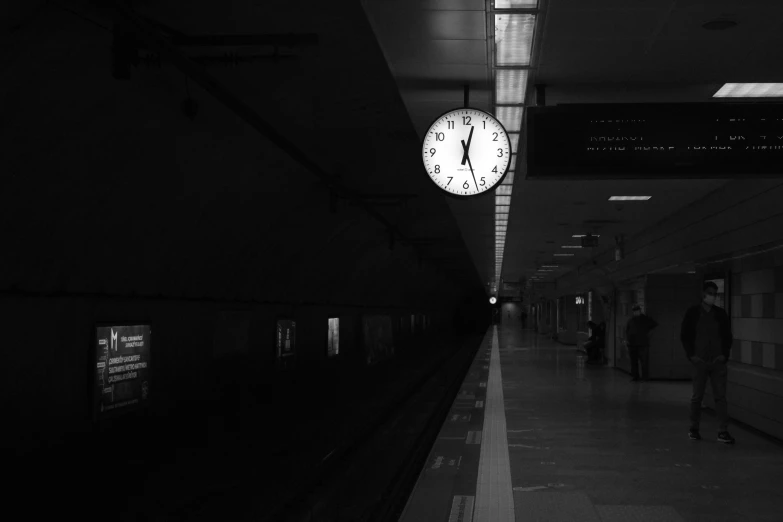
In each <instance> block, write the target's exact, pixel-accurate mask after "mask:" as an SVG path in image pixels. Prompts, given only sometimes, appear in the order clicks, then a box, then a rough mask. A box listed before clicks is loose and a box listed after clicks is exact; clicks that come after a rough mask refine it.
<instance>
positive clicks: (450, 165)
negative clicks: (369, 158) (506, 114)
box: [421, 108, 511, 197]
mask: <svg viewBox="0 0 783 522" xmlns="http://www.w3.org/2000/svg"><path fill="white" fill-rule="evenodd" d="M421 153H422V159H423V160H424V168H425V169H426V170H427V173H428V174H429V176H430V179H432V181H433V182H435V184H436V185H437V186H438V187H439V188H440V189H441V190H443V191H444V192H446V193H447V194H448V195H450V196H458V197H470V196H478V195H480V194H484V193H486V192H488V191H490V190H492V189H494V188H495V187H497V186H498V185H499V184H500V183H501V182H502V181H503V178H505V177H506V173H507V172H508V168H509V166H510V164H511V140H509V138H508V133H506V129H505V128H504V127H503V125H502V124H501V123H500V122H499V121H498V120H496V119H495V118H494V117H493V116H492V115H491V114H488V113H486V112H484V111H480V110H478V109H471V108H462V109H454V110H451V111H449V112H447V113H445V114H443V115H442V116H440V117H438V118H437V119H436V120H435V121H434V122H433V123H432V125H430V128H429V129H428V130H427V134H426V136H424V143H423V144H422V149H421Z"/></svg>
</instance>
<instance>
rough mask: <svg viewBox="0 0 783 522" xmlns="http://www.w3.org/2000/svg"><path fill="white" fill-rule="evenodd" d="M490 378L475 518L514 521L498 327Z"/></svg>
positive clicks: (484, 521) (481, 520) (490, 520)
mask: <svg viewBox="0 0 783 522" xmlns="http://www.w3.org/2000/svg"><path fill="white" fill-rule="evenodd" d="M488 381H489V384H487V396H486V405H485V408H484V428H483V432H482V437H481V438H482V444H481V456H480V458H479V469H478V479H477V481H476V508H475V511H474V513H473V519H474V520H475V521H476V522H514V492H513V491H512V489H511V464H510V462H509V457H508V440H507V439H506V411H505V408H504V405H503V380H502V376H501V373H500V353H499V352H498V337H497V327H495V328H494V332H493V336H492V355H491V357H490V363H489V379H488Z"/></svg>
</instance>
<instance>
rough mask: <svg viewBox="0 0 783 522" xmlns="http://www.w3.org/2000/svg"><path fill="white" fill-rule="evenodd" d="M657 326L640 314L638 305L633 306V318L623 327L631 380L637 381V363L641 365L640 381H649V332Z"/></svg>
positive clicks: (640, 310)
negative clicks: (629, 361)
mask: <svg viewBox="0 0 783 522" xmlns="http://www.w3.org/2000/svg"><path fill="white" fill-rule="evenodd" d="M656 326H658V323H656V322H655V321H653V320H652V319H651V318H649V317H647V316H646V315H644V314H643V313H642V309H641V307H640V306H639V305H634V306H633V317H631V319H630V320H629V321H628V324H627V325H626V327H625V341H626V343H627V346H628V355H630V356H631V376H632V377H631V380H632V381H638V380H639V363H640V362H641V363H642V380H643V381H648V380H649V379H650V332H651V331H652V330H653V328H655V327H656Z"/></svg>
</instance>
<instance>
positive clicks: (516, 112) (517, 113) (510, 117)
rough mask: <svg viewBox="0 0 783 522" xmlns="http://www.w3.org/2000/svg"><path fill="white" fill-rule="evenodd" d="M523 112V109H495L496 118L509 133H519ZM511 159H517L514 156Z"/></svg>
mask: <svg viewBox="0 0 783 522" xmlns="http://www.w3.org/2000/svg"><path fill="white" fill-rule="evenodd" d="M522 110H523V108H522V107H495V116H496V117H497V119H498V121H499V122H500V123H502V124H503V127H504V128H505V129H506V131H507V132H519V129H520V128H521V127H522ZM509 137H510V136H509ZM512 154H513V151H512ZM511 159H512V160H516V157H514V156H512V157H511Z"/></svg>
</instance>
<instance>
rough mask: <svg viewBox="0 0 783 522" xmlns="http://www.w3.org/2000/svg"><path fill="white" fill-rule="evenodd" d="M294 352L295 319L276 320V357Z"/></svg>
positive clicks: (286, 355) (289, 355)
mask: <svg viewBox="0 0 783 522" xmlns="http://www.w3.org/2000/svg"><path fill="white" fill-rule="evenodd" d="M295 353H296V321H290V320H278V321H277V357H278V358H285V357H291V356H293V355H294V354H295Z"/></svg>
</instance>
